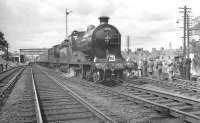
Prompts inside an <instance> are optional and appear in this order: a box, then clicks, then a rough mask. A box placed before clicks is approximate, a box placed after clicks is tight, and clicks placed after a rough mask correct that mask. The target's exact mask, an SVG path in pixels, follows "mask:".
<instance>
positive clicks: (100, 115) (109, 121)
mask: <svg viewBox="0 0 200 123" xmlns="http://www.w3.org/2000/svg"><path fill="white" fill-rule="evenodd" d="M42 72H43V73H44V74H45V75H46V76H48V77H49V78H50V79H52V80H53V81H55V82H56V83H57V84H58V85H59V86H60V87H62V88H63V89H64V90H67V91H68V92H70V93H71V95H72V96H73V97H74V98H75V99H77V100H78V101H79V102H80V103H81V104H83V105H84V106H86V107H87V108H88V109H89V110H90V111H91V112H93V113H94V114H95V115H96V116H97V117H98V118H100V119H101V120H103V121H104V122H106V123H117V121H115V120H113V119H112V118H110V117H109V116H107V115H105V114H104V113H103V112H101V111H100V110H99V109H97V108H96V107H94V106H93V105H91V104H90V103H88V102H86V101H85V100H84V99H83V98H82V97H80V96H79V95H78V94H77V93H75V92H74V91H73V90H72V89H70V88H69V87H67V86H66V85H64V84H62V83H61V82H59V81H58V80H57V79H55V78H54V77H52V76H50V75H49V74H47V73H46V72H44V71H42Z"/></svg>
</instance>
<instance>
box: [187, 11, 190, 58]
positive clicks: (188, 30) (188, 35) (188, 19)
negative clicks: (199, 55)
mask: <svg viewBox="0 0 200 123" xmlns="http://www.w3.org/2000/svg"><path fill="white" fill-rule="evenodd" d="M187 58H190V17H189V14H187Z"/></svg>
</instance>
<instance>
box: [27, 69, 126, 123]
mask: <svg viewBox="0 0 200 123" xmlns="http://www.w3.org/2000/svg"><path fill="white" fill-rule="evenodd" d="M32 83H33V84H32V86H33V90H34V91H33V92H34V99H35V106H36V107H35V112H36V114H37V116H36V119H37V122H39V123H42V122H70V123H79V122H80V123H84V122H85V123H100V122H101V123H102V122H106V123H117V122H125V121H120V120H121V119H120V118H119V117H117V116H115V115H114V114H112V113H110V114H108V112H107V113H104V112H102V111H101V110H99V109H97V108H96V107H94V106H93V105H92V104H91V102H89V101H87V100H86V99H85V98H83V97H81V96H80V95H79V94H77V93H76V92H74V91H73V90H72V89H71V88H69V87H67V86H66V85H64V84H62V83H60V82H59V81H57V80H56V79H55V78H54V77H52V76H50V75H48V73H42V72H41V71H40V70H38V69H37V68H35V67H33V70H32ZM30 97H31V96H30Z"/></svg>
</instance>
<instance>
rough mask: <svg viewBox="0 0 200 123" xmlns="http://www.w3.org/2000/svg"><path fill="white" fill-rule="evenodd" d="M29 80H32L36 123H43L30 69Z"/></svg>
mask: <svg viewBox="0 0 200 123" xmlns="http://www.w3.org/2000/svg"><path fill="white" fill-rule="evenodd" d="M31 78H32V85H33V93H34V98H35V111H36V119H37V123H43V119H42V114H41V110H40V104H39V100H38V94H37V89H36V85H35V80H34V76H33V69H32V67H31Z"/></svg>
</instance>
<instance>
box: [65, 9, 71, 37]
mask: <svg viewBox="0 0 200 123" xmlns="http://www.w3.org/2000/svg"><path fill="white" fill-rule="evenodd" d="M71 12H72V11H68V10H67V9H66V39H67V36H68V23H67V22H68V20H67V17H68V15H69V14H70V13H71Z"/></svg>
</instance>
